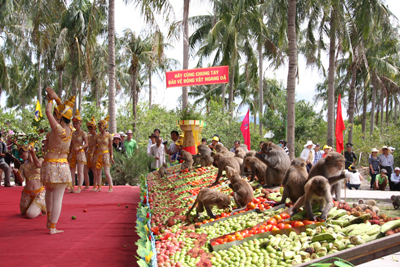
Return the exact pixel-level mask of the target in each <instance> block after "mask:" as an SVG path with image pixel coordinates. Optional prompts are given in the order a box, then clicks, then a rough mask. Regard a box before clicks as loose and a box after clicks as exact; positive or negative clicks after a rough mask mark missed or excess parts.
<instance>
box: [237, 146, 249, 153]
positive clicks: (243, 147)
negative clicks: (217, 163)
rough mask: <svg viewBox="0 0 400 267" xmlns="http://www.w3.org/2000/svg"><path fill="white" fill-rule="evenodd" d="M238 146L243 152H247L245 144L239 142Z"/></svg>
mask: <svg viewBox="0 0 400 267" xmlns="http://www.w3.org/2000/svg"><path fill="white" fill-rule="evenodd" d="M239 148H241V149H243V151H244V152H246V153H247V152H249V149H248V148H247V145H245V144H240V146H239Z"/></svg>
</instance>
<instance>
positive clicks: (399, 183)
mask: <svg viewBox="0 0 400 267" xmlns="http://www.w3.org/2000/svg"><path fill="white" fill-rule="evenodd" d="M390 181H391V182H392V183H393V190H394V191H400V168H399V167H396V168H395V169H394V173H392V176H391V177H390Z"/></svg>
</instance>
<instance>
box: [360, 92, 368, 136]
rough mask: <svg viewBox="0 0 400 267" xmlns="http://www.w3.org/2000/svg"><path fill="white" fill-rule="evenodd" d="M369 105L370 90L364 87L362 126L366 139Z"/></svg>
mask: <svg viewBox="0 0 400 267" xmlns="http://www.w3.org/2000/svg"><path fill="white" fill-rule="evenodd" d="M367 105H368V90H367V88H365V89H364V94H363V113H362V118H361V128H362V133H363V139H365V130H366V128H367Z"/></svg>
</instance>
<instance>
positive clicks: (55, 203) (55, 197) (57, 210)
mask: <svg viewBox="0 0 400 267" xmlns="http://www.w3.org/2000/svg"><path fill="white" fill-rule="evenodd" d="M46 92H47V94H46V97H47V101H48V103H47V105H46V117H47V119H48V121H49V124H50V127H51V131H50V132H48V133H47V135H46V139H47V140H46V141H47V145H46V148H47V151H46V154H45V156H44V161H43V163H42V167H41V169H40V179H41V182H42V183H43V185H44V186H45V188H46V207H47V228H48V229H49V232H50V234H59V233H62V232H64V231H62V230H58V229H57V228H56V225H57V222H58V219H59V218H60V214H61V209H62V200H63V197H64V191H65V188H66V187H67V186H71V181H72V180H71V171H70V168H69V164H68V159H67V155H68V152H69V148H70V146H71V139H72V132H73V131H72V126H71V125H70V122H71V119H72V115H73V114H72V109H73V107H74V102H75V96H71V97H70V98H69V99H68V100H67V101H66V102H65V103H64V104H62V103H61V100H60V98H59V97H58V96H57V94H56V92H54V90H53V89H51V88H49V87H47V88H46ZM53 100H56V102H57V106H56V107H55V109H54V112H53V103H52V102H53Z"/></svg>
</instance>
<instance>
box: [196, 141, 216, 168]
mask: <svg viewBox="0 0 400 267" xmlns="http://www.w3.org/2000/svg"><path fill="white" fill-rule="evenodd" d="M197 151H198V153H197V155H194V156H193V160H194V161H195V165H196V166H197V165H201V167H210V166H212V164H213V162H214V159H213V157H211V149H210V148H209V147H208V146H205V145H198V146H197Z"/></svg>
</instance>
